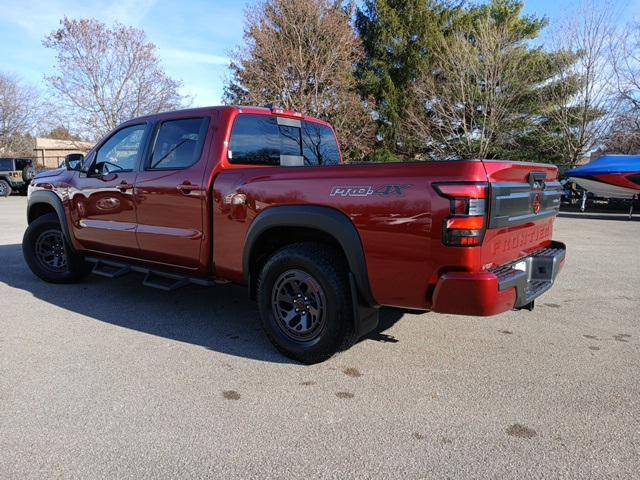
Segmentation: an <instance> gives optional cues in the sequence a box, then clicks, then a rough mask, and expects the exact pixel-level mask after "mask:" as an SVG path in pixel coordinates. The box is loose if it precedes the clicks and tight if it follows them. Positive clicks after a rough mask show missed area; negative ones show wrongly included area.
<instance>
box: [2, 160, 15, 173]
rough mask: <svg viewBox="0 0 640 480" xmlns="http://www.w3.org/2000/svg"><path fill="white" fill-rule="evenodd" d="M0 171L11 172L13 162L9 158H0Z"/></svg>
mask: <svg viewBox="0 0 640 480" xmlns="http://www.w3.org/2000/svg"><path fill="white" fill-rule="evenodd" d="M0 170H2V171H9V170H13V160H11V159H10V158H0Z"/></svg>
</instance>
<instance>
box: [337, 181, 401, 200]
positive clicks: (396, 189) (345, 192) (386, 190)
mask: <svg viewBox="0 0 640 480" xmlns="http://www.w3.org/2000/svg"><path fill="white" fill-rule="evenodd" d="M409 187H411V185H397V184H395V185H381V186H374V185H336V186H334V187H332V188H331V193H330V194H329V195H330V196H331V197H370V196H371V195H382V196H385V197H388V196H398V197H402V196H403V195H404V191H405V190H406V189H407V188H409Z"/></svg>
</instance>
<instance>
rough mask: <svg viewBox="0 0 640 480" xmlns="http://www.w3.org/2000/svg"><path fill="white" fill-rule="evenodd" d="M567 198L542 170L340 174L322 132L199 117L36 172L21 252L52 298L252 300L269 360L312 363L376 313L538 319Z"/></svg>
mask: <svg viewBox="0 0 640 480" xmlns="http://www.w3.org/2000/svg"><path fill="white" fill-rule="evenodd" d="M560 195H561V187H560V184H559V183H558V179H557V169H556V168H555V167H554V166H552V165H547V164H534V163H517V162H508V161H479V160H477V161H432V162H416V163H390V164H344V163H343V161H342V156H341V153H340V149H339V148H338V143H337V142H336V138H335V134H334V131H333V129H332V128H331V126H330V125H329V124H327V123H325V122H323V121H321V120H318V119H315V118H310V117H307V116H303V115H301V114H299V113H294V112H289V111H285V110H282V109H268V108H259V107H232V106H225V107H211V108H200V109H191V110H185V111H178V112H171V113H163V114H158V115H153V116H148V117H142V118H137V119H134V120H131V121H128V122H126V123H124V124H123V125H121V126H120V127H118V128H117V129H116V130H115V131H113V132H112V133H110V134H109V135H107V136H106V137H105V138H104V139H103V140H102V141H100V142H99V143H98V144H97V145H96V146H95V147H94V149H93V150H91V151H90V152H89V153H88V154H87V155H86V157H84V158H75V159H68V161H67V162H66V168H61V169H58V170H53V171H49V172H43V173H41V174H39V175H38V176H37V177H36V178H35V179H34V180H33V182H32V184H31V186H30V188H29V198H28V212H27V217H28V223H29V226H28V228H27V230H26V232H25V235H24V240H23V251H24V256H25V259H26V262H27V264H28V265H29V267H30V268H31V270H32V271H33V272H34V273H35V274H36V275H37V276H39V277H40V278H42V279H43V280H45V281H48V282H54V283H66V282H73V281H77V280H79V279H81V278H82V277H83V276H84V275H86V274H88V273H90V272H93V273H94V274H99V275H104V276H107V277H119V276H121V275H124V274H127V273H130V272H141V273H143V274H144V284H145V285H148V286H151V287H157V288H162V289H166V290H173V289H175V288H178V287H181V286H183V285H187V284H189V283H195V284H202V285H213V284H216V283H224V282H234V283H238V284H242V285H246V286H247V287H248V290H249V294H250V296H251V297H252V298H254V299H256V300H257V302H258V305H259V309H260V315H261V317H262V323H263V326H264V329H265V331H266V333H267V335H268V336H269V338H270V339H271V340H272V341H273V343H274V344H275V346H276V347H277V348H278V349H279V350H280V351H282V352H283V353H284V354H286V355H288V356H290V357H292V358H295V359H297V360H300V361H302V362H305V363H314V362H319V361H322V360H324V359H326V358H328V357H329V356H331V355H332V354H333V353H334V352H335V351H337V350H339V349H341V348H345V347H346V346H348V345H349V344H351V343H352V342H353V341H354V340H355V339H357V338H359V337H361V336H363V335H365V334H366V333H368V332H369V331H371V330H372V329H374V328H375V327H376V325H377V323H378V309H379V307H380V306H381V305H388V306H396V307H404V308H410V309H419V310H432V311H435V312H442V313H450V314H461V315H495V314H498V313H501V312H505V311H508V310H512V309H522V308H525V309H531V308H532V307H533V301H534V299H535V298H536V297H538V296H539V295H540V294H542V293H543V292H544V291H546V290H547V289H549V288H550V287H551V286H552V284H553V282H554V280H555V278H556V275H557V274H558V271H559V270H560V268H561V267H562V264H563V262H564V258H565V246H564V245H563V244H562V243H560V242H556V241H553V240H552V230H553V223H554V219H555V216H556V214H557V212H558V209H559V205H560Z"/></svg>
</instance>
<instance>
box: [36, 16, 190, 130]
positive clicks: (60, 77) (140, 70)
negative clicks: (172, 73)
mask: <svg viewBox="0 0 640 480" xmlns="http://www.w3.org/2000/svg"><path fill="white" fill-rule="evenodd" d="M60 25H61V27H60V28H59V29H58V30H56V31H54V32H52V33H51V34H50V35H48V36H47V37H46V38H45V39H44V41H43V44H44V46H45V47H48V48H51V49H53V50H55V51H56V54H57V63H58V64H57V70H58V71H57V74H56V75H53V76H50V77H46V80H47V81H48V83H49V85H50V87H51V89H52V91H53V93H54V97H55V99H56V100H57V101H58V102H59V104H60V105H61V106H62V107H63V108H64V111H65V114H66V117H67V119H68V120H69V123H70V124H71V125H75V126H77V130H79V131H80V132H81V133H82V134H83V135H84V136H87V137H88V138H96V137H99V136H101V135H103V134H105V133H106V132H108V131H109V130H111V129H113V128H114V127H116V126H117V125H118V124H120V123H121V122H123V121H125V120H128V119H130V118H132V117H137V116H140V115H146V114H151V113H157V112H160V111H163V110H170V109H175V108H177V107H179V106H181V105H182V104H183V103H184V102H185V97H183V96H182V95H180V93H179V89H180V86H181V83H180V82H178V81H176V80H174V79H172V78H170V77H169V76H167V74H166V73H165V72H164V70H163V68H162V65H161V64H160V60H159V59H158V56H157V54H156V46H155V45H154V44H153V43H151V42H150V41H148V39H147V37H146V35H145V33H144V31H143V30H140V29H136V28H133V27H127V26H124V25H120V24H117V23H116V24H115V25H114V26H113V27H112V28H109V27H107V26H106V25H105V24H104V23H101V22H99V21H97V20H94V19H81V20H72V19H69V18H66V17H65V18H64V19H63V20H61V22H60Z"/></svg>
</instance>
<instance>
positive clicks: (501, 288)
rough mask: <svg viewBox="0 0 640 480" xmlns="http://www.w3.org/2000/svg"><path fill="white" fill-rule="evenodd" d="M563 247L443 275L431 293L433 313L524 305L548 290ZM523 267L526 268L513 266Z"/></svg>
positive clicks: (491, 311)
mask: <svg viewBox="0 0 640 480" xmlns="http://www.w3.org/2000/svg"><path fill="white" fill-rule="evenodd" d="M565 254H566V246H565V245H564V244H563V243H561V242H552V243H551V245H550V246H549V247H547V248H544V249H542V250H539V251H537V252H534V253H533V254H531V255H529V256H528V257H525V258H521V259H519V260H517V261H515V262H512V263H509V264H507V265H502V266H500V267H497V268H494V269H491V270H487V271H484V272H479V273H469V272H449V273H445V274H443V275H442V276H441V277H440V279H439V280H438V283H437V284H436V288H435V290H434V292H433V303H432V307H431V309H432V310H433V311H434V312H440V313H451V314H457V315H479V316H489V315H496V314H498V313H502V312H506V311H508V310H512V309H514V308H523V307H525V306H527V305H529V304H531V302H533V300H535V299H536V298H537V297H539V296H540V295H542V294H543V293H544V292H546V291H547V290H549V289H550V288H551V287H552V286H553V283H554V281H555V279H556V277H557V275H558V273H559V272H560V269H561V268H562V266H563V264H564V259H565ZM516 265H518V266H525V267H526V268H525V270H521V269H518V268H515V267H516Z"/></svg>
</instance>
